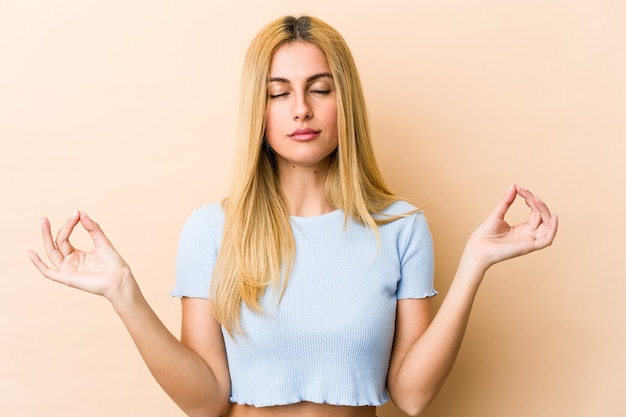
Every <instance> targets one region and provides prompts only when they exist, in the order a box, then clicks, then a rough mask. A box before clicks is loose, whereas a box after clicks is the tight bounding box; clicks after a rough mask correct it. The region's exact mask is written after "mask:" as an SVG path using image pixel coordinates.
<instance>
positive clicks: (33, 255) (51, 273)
mask: <svg viewBox="0 0 626 417" xmlns="http://www.w3.org/2000/svg"><path fill="white" fill-rule="evenodd" d="M27 253H28V257H29V258H30V260H31V262H32V263H33V265H35V268H37V269H38V270H39V272H41V275H43V276H44V277H46V278H48V279H51V280H53V281H56V282H60V283H63V284H66V285H67V283H66V282H65V280H64V279H63V277H62V276H61V275H60V272H59V271H58V270H56V269H52V268H50V267H49V266H48V265H46V263H45V262H44V261H42V260H41V258H40V257H39V255H38V254H37V252H35V251H33V250H29V251H28V252H27Z"/></svg>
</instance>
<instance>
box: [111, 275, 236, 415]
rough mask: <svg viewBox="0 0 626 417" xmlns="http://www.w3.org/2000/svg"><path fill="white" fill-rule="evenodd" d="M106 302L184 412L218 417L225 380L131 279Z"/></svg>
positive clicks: (225, 394)
mask: <svg viewBox="0 0 626 417" xmlns="http://www.w3.org/2000/svg"><path fill="white" fill-rule="evenodd" d="M126 282H130V284H127V288H124V289H122V290H120V291H118V293H119V294H117V295H116V296H115V297H111V298H110V301H111V304H112V305H113V308H114V309H115V311H116V312H117V314H118V315H119V316H120V318H121V319H122V322H123V323H124V325H125V326H126V328H127V329H128V332H129V333H130V335H131V337H132V339H133V341H134V343H135V345H136V346H137V348H138V350H139V352H140V354H141V356H142V358H143V360H144V361H145V363H146V365H147V366H148V368H149V369H150V372H151V373H152V375H153V376H154V377H155V379H156V380H157V382H158V383H159V385H161V387H162V388H163V389H164V390H165V392H166V393H167V394H168V395H169V396H170V397H171V398H172V399H173V400H174V402H176V404H177V405H178V406H179V407H180V408H181V409H182V410H183V411H185V412H186V413H187V414H188V415H190V416H194V415H198V416H219V415H220V414H221V413H222V411H223V410H224V409H225V408H226V406H227V405H228V396H229V381H228V379H227V378H225V377H224V370H220V371H221V372H214V370H213V369H211V367H210V364H207V362H206V361H205V360H203V358H202V357H200V356H199V355H198V354H196V353H195V352H194V351H192V350H191V349H189V348H187V347H186V346H185V345H183V344H182V343H181V342H180V341H179V340H178V339H177V338H176V337H174V336H173V335H172V333H171V332H170V331H169V330H168V329H167V328H166V327H165V325H164V324H163V323H162V322H161V320H160V319H159V318H158V317H157V316H156V314H155V313H154V311H153V310H152V308H151V307H150V306H149V305H148V303H147V302H146V300H145V298H144V297H143V295H142V293H141V291H140V290H139V288H138V286H137V285H136V283H135V281H134V279H130V280H126Z"/></svg>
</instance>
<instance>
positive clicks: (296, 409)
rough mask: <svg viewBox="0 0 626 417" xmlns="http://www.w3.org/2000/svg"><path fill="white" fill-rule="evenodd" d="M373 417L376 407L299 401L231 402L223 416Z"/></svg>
mask: <svg viewBox="0 0 626 417" xmlns="http://www.w3.org/2000/svg"><path fill="white" fill-rule="evenodd" d="M295 416H297V417H375V416H376V407H370V406H364V407H350V406H337V405H330V404H316V403H311V402H300V403H296V404H289V405H279V406H272V407H253V406H250V405H242V404H232V405H231V406H230V408H229V410H228V411H227V412H226V414H224V417H295Z"/></svg>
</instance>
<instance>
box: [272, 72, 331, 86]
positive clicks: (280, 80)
mask: <svg viewBox="0 0 626 417" xmlns="http://www.w3.org/2000/svg"><path fill="white" fill-rule="evenodd" d="M324 77H330V78H333V75H332V74H331V73H329V72H321V73H319V74H315V75H311V76H310V77H309V78H307V79H306V82H307V83H310V82H312V81H316V80H319V79H320V78H324ZM269 81H270V82H277V83H284V84H289V83H290V81H289V80H288V79H287V78H282V77H271V78H270V80H269Z"/></svg>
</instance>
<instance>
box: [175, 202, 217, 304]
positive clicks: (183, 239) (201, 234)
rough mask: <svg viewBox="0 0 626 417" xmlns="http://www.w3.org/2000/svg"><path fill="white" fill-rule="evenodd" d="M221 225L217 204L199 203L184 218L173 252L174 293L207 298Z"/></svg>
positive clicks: (177, 295)
mask: <svg viewBox="0 0 626 417" xmlns="http://www.w3.org/2000/svg"><path fill="white" fill-rule="evenodd" d="M223 227H224V214H223V211H222V208H221V206H220V205H219V204H212V205H206V206H201V207H199V208H198V209H196V210H195V211H194V212H193V213H192V214H191V215H190V216H189V218H188V219H187V221H186V222H185V224H184V226H183V229H182V231H181V234H180V238H179V242H178V252H177V254H176V283H175V286H174V289H173V290H172V291H171V292H170V294H171V295H172V296H174V297H193V298H205V299H208V298H209V286H210V283H211V276H212V274H213V268H214V266H215V261H216V259H217V253H218V251H219V245H220V242H221V239H222V230H223Z"/></svg>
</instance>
